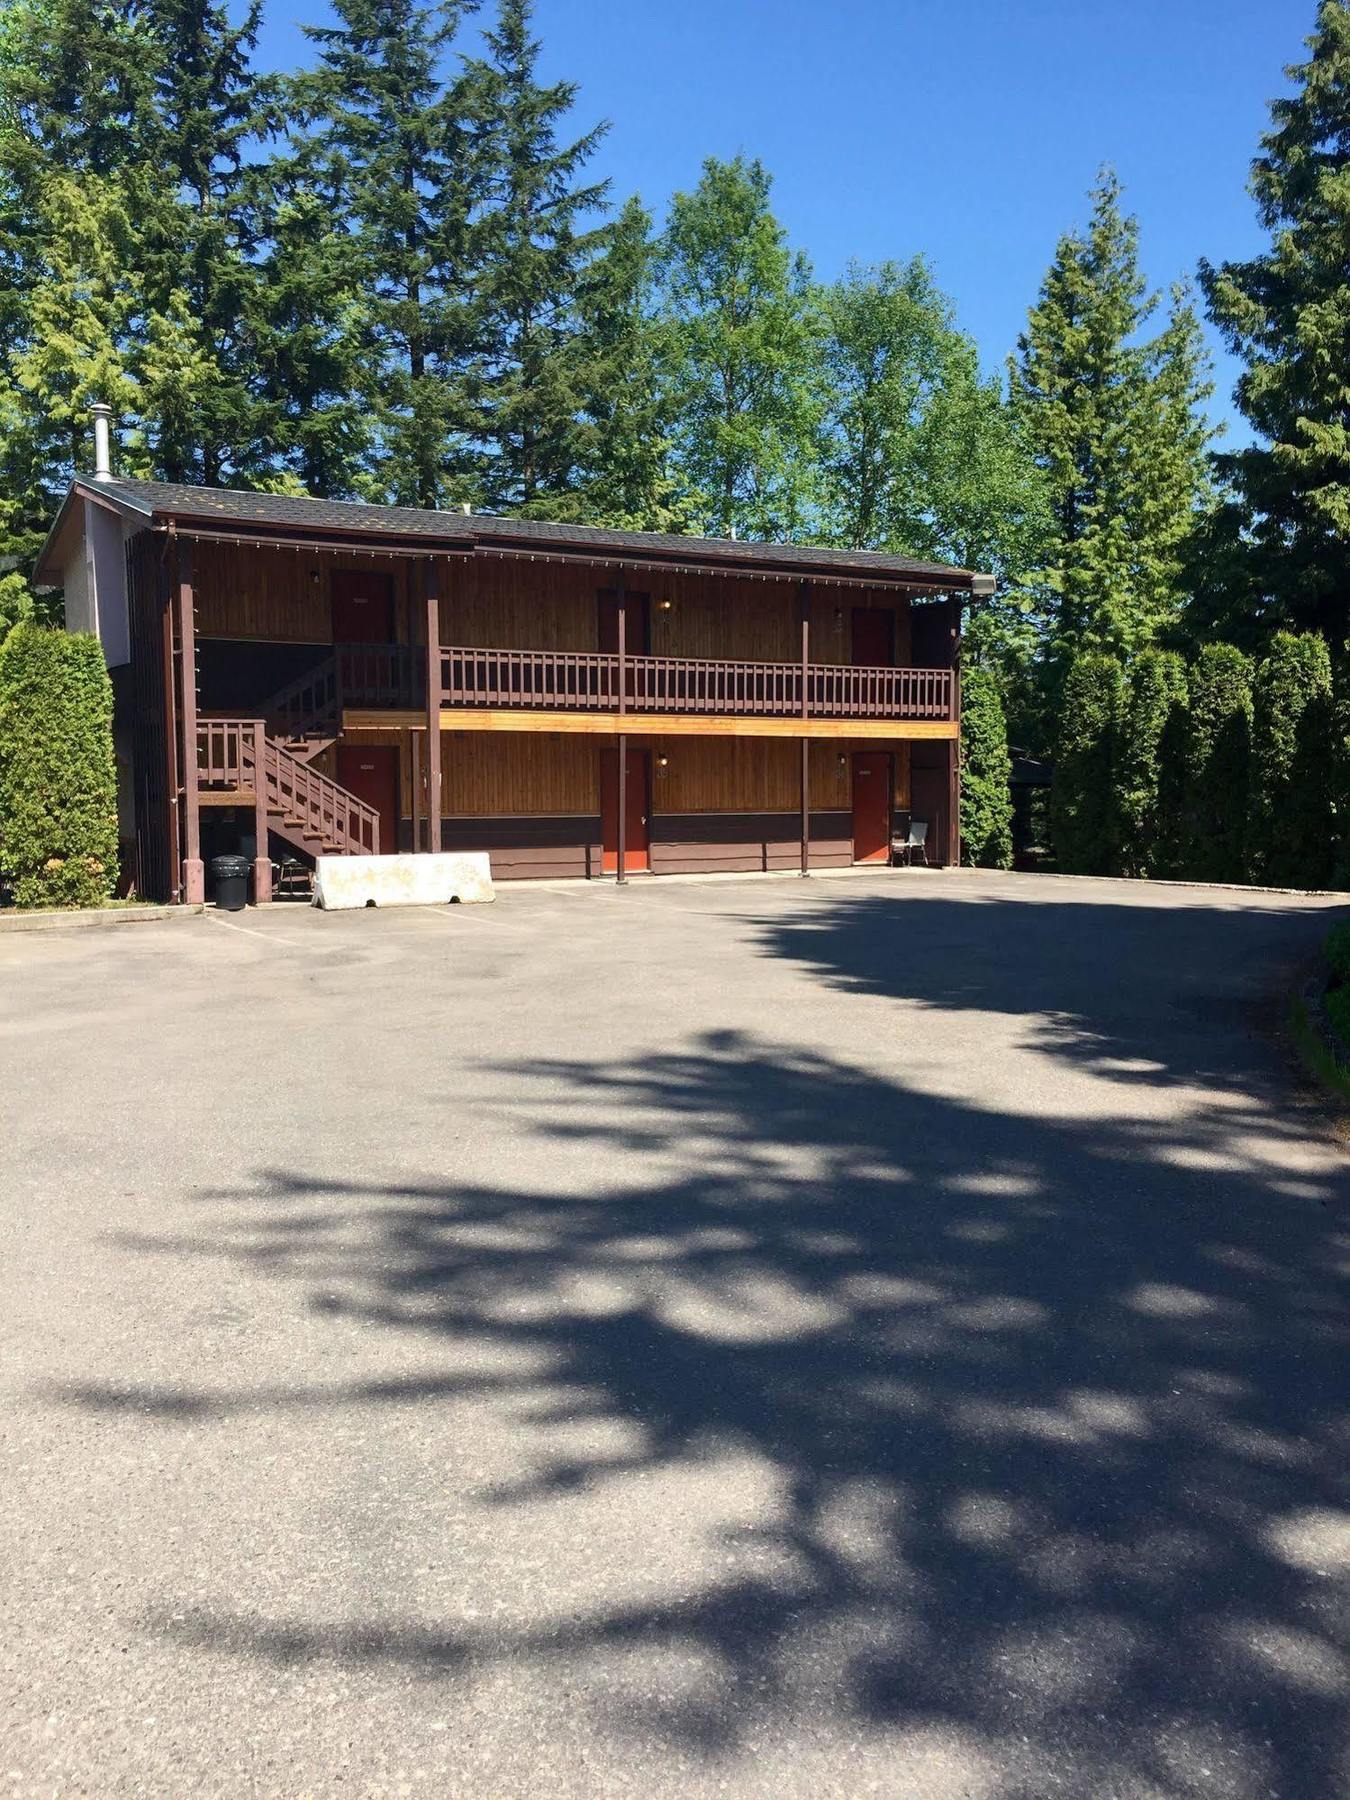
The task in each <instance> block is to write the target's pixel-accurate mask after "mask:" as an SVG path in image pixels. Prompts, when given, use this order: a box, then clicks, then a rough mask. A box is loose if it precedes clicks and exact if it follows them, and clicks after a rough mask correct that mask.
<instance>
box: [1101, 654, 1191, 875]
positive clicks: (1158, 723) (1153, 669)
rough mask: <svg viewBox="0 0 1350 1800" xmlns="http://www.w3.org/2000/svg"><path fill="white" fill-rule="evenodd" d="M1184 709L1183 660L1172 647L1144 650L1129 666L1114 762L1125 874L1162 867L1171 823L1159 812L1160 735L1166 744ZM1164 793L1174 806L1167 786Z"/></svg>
mask: <svg viewBox="0 0 1350 1800" xmlns="http://www.w3.org/2000/svg"><path fill="white" fill-rule="evenodd" d="M1174 714H1175V715H1176V716H1177V722H1176V723H1175V724H1174V723H1173V715H1174ZM1185 714H1186V665H1185V663H1183V662H1182V660H1181V658H1180V657H1179V656H1177V655H1176V654H1175V652H1173V651H1171V650H1144V651H1142V652H1141V653H1140V654H1139V655H1138V656H1137V657H1136V658H1135V660H1134V663H1133V665H1132V666H1131V669H1130V674H1129V684H1128V691H1127V693H1126V698H1125V709H1124V714H1123V716H1122V720H1121V729H1120V741H1119V746H1118V752H1117V756H1116V762H1115V790H1116V812H1117V816H1118V818H1119V822H1120V832H1121V865H1122V867H1123V868H1124V870H1125V873H1126V874H1127V875H1157V874H1161V873H1163V872H1164V868H1163V865H1164V864H1165V863H1166V861H1167V859H1168V846H1167V843H1166V841H1165V829H1164V827H1165V825H1166V826H1167V827H1169V828H1170V827H1172V826H1173V823H1174V821H1173V820H1172V819H1171V818H1170V817H1169V818H1168V819H1167V820H1166V821H1164V818H1163V815H1162V802H1163V798H1164V796H1163V794H1162V791H1161V790H1162V770H1163V754H1164V741H1166V746H1167V748H1168V749H1170V748H1171V746H1172V745H1173V743H1174V742H1176V741H1177V733H1178V731H1179V730H1180V728H1181V726H1182V725H1184V721H1185ZM1169 726H1170V727H1171V728H1172V729H1171V733H1170V734H1169ZM1166 799H1167V803H1168V806H1169V808H1170V807H1173V806H1174V802H1173V799H1172V796H1171V793H1170V791H1169V793H1168V795H1167V796H1166Z"/></svg>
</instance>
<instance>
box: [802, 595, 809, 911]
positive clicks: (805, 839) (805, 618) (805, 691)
mask: <svg viewBox="0 0 1350 1800" xmlns="http://www.w3.org/2000/svg"><path fill="white" fill-rule="evenodd" d="M801 625H802V721H803V723H805V721H806V720H807V719H809V718H810V716H811V692H810V688H811V584H810V582H809V581H804V582H803V583H802V586H801ZM801 873H802V874H803V875H809V874H810V873H811V740H810V738H807V737H804V738H803V739H802V867H801Z"/></svg>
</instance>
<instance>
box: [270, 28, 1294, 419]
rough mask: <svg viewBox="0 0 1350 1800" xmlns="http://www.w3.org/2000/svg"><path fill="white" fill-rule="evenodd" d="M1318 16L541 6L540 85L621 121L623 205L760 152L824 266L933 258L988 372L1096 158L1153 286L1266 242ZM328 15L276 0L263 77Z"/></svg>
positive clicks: (798, 237)
mask: <svg viewBox="0 0 1350 1800" xmlns="http://www.w3.org/2000/svg"><path fill="white" fill-rule="evenodd" d="M1313 14H1314V0H1127V4H1125V5H1123V6H1122V5H1112V6H1108V5H1106V4H1104V3H1102V0H833V3H829V0H827V3H826V4H824V5H822V4H820V0H815V3H814V4H807V3H806V0H663V3H662V4H653V3H652V0H538V4H537V7H536V14H535V23H536V30H537V35H538V36H540V37H541V38H542V40H543V44H544V54H543V64H544V73H545V75H546V76H548V77H549V78H550V79H552V78H554V77H556V76H562V75H565V76H567V77H568V78H570V79H572V80H574V81H577V82H579V83H580V84H581V95H580V99H579V103H578V110H577V122H578V126H579V127H581V126H585V125H589V124H590V123H592V122H594V121H595V120H597V119H601V118H605V119H608V120H610V121H611V130H610V133H609V136H608V138H607V140H606V142H605V144H604V147H603V148H602V150H601V152H600V155H599V157H598V159H597V161H598V165H599V169H600V172H601V173H603V174H605V175H608V176H610V177H612V179H613V183H614V193H615V196H616V197H617V198H623V197H624V196H625V195H627V194H629V193H631V192H634V191H637V192H639V193H641V195H642V196H643V198H644V200H645V201H646V202H647V204H648V205H649V206H651V207H653V209H654V210H656V212H657V213H658V216H659V214H660V212H661V211H662V209H663V208H664V205H665V202H666V200H667V198H668V196H669V195H670V194H671V193H672V192H673V191H674V190H676V189H678V188H687V187H689V186H691V185H692V184H693V183H694V182H695V181H696V180H697V179H698V170H699V164H700V162H701V161H702V159H703V158H704V157H705V156H709V155H715V156H723V157H726V156H731V155H734V154H735V153H736V152H737V151H744V152H746V153H747V154H749V155H753V156H758V157H760V158H761V160H762V161H763V162H764V163H765V165H766V167H767V168H768V169H769V170H770V171H771V173H772V174H773V176H774V199H775V205H776V208H777V211H778V213H779V216H780V217H781V219H782V220H783V223H784V225H785V226H786V228H787V230H788V233H789V235H790V237H791V239H792V241H793V243H794V245H797V246H800V247H802V248H804V249H805V250H807V251H808V253H809V254H810V256H811V258H812V260H813V262H814V264H815V267H816V270H817V273H818V274H820V275H822V276H831V275H834V274H836V273H837V272H838V271H839V270H841V269H842V268H843V267H844V265H845V264H846V263H847V262H848V261H849V259H850V258H851V257H856V258H858V259H860V260H862V261H864V262H875V261H880V260H882V259H883V258H886V257H897V258H903V257H907V256H909V255H911V254H913V253H914V252H916V251H922V252H923V253H924V254H925V255H926V256H928V257H929V258H930V260H931V261H932V263H933V265H934V267H935V269H936V272H937V276H938V279H939V281H940V282H941V284H942V286H943V287H944V288H945V289H946V291H947V292H948V293H949V294H951V295H952V297H953V299H954V300H955V302H956V305H957V309H958V313H959V316H960V320H961V323H962V325H963V326H964V327H965V328H966V329H967V330H968V331H970V332H971V333H972V334H973V335H974V337H975V339H976V341H977V342H978V344H979V346H980V351H981V355H982V357H983V359H984V361H985V363H986V365H987V366H989V367H991V368H992V367H996V366H998V365H999V363H1000V362H1001V360H1002V358H1003V357H1004V356H1005V355H1006V353H1007V352H1008V351H1009V350H1010V349H1011V347H1012V346H1013V344H1014V342H1015V341H1016V336H1017V332H1018V330H1019V328H1020V326H1021V323H1022V321H1023V318H1024V317H1025V314H1026V309H1027V306H1028V304H1029V303H1030V301H1031V300H1032V299H1033V298H1034V296H1035V293H1036V290H1037V288H1038V286H1039V283H1040V279H1041V276H1042V274H1043V272H1044V270H1045V266H1046V264H1047V262H1048V261H1049V259H1050V257H1051V255H1052V253H1053V251H1054V246H1055V241H1056V238H1057V237H1058V236H1059V234H1060V233H1061V232H1062V231H1064V230H1065V229H1066V228H1068V227H1069V226H1071V225H1073V224H1074V223H1076V222H1078V221H1080V220H1081V219H1082V217H1083V215H1084V212H1085V210H1086V209H1085V199H1084V196H1085V194H1086V192H1087V189H1088V187H1089V185H1090V184H1091V182H1092V179H1093V176H1094V174H1095V172H1096V170H1097V168H1098V166H1099V165H1100V164H1101V163H1103V162H1111V163H1114V165H1115V167H1116V169H1117V171H1118V172H1119V174H1120V176H1121V179H1122V180H1123V182H1124V183H1125V187H1126V197H1127V201H1128V204H1129V205H1130V207H1131V209H1132V210H1133V211H1134V212H1136V213H1137V214H1138V216H1139V219H1140V223H1141V227H1142V231H1143V256H1144V264H1145V268H1146V271H1147V274H1148V276H1149V278H1150V280H1151V281H1153V282H1154V283H1156V284H1159V285H1161V284H1163V283H1165V282H1168V281H1171V280H1174V279H1175V278H1177V277H1178V276H1182V275H1187V274H1191V273H1193V271H1194V268H1195V265H1196V262H1197V260H1198V258H1199V257H1200V256H1202V255H1205V256H1208V257H1210V258H1211V259H1212V260H1215V261H1218V260H1221V259H1223V258H1224V257H1231V256H1243V255H1247V254H1249V253H1251V252H1252V251H1253V250H1255V249H1257V248H1258V247H1260V245H1261V244H1262V242H1263V238H1262V234H1261V232H1260V230H1259V227H1258V225H1257V221H1256V216H1255V212H1254V209H1253V207H1252V203H1251V200H1250V198H1249V196H1248V195H1247V192H1246V182H1247V172H1248V166H1249V164H1250V162H1251V159H1252V156H1253V154H1254V152H1255V150H1256V146H1257V139H1258V136H1259V134H1260V132H1261V131H1262V129H1263V128H1264V126H1265V124H1266V122H1267V103H1268V102H1269V100H1270V99H1271V98H1273V97H1274V96H1275V95H1277V94H1280V93H1282V92H1284V91H1285V90H1286V85H1287V84H1286V83H1285V80H1284V77H1283V68H1284V66H1285V64H1287V63H1290V62H1293V61H1296V60H1298V59H1299V58H1300V57H1301V55H1302V53H1303V52H1302V43H1303V39H1304V38H1305V37H1306V36H1307V34H1308V32H1309V31H1310V30H1311V29H1312V24H1313ZM326 16H327V9H326V6H325V5H324V4H323V0H268V12H267V16H266V21H265V27H264V34H263V38H262V41H261V44H260V56H261V60H262V61H263V63H264V65H265V66H268V67H278V68H285V67H291V66H294V65H295V63H296V62H297V61H298V60H301V59H302V58H303V56H304V54H305V51H304V46H303V40H302V38H301V33H300V26H301V24H303V23H304V22H306V21H308V22H320V21H322V20H323V19H325V18H326ZM1217 348H1218V347H1217V345H1216V351H1217ZM1216 362H1217V368H1216V379H1217V381H1218V392H1217V393H1216V395H1215V399H1214V403H1213V406H1214V411H1215V413H1216V416H1218V417H1221V418H1231V408H1230V406H1229V390H1230V389H1231V387H1232V382H1233V377H1234V373H1235V367H1234V365H1233V363H1232V362H1231V360H1230V359H1228V358H1227V357H1226V356H1223V355H1217V356H1216ZM1236 435H1237V436H1241V435H1242V434H1241V432H1240V431H1239V432H1238V433H1237V434H1236ZM1229 441H1230V442H1231V441H1233V439H1232V438H1230V440H1229Z"/></svg>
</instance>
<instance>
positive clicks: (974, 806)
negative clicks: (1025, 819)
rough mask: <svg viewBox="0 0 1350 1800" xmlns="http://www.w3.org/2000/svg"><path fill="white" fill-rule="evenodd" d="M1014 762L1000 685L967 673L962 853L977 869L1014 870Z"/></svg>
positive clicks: (977, 671)
mask: <svg viewBox="0 0 1350 1800" xmlns="http://www.w3.org/2000/svg"><path fill="white" fill-rule="evenodd" d="M1011 774H1012V760H1011V758H1010V757H1009V755H1008V731H1007V726H1006V724H1005V723H1004V718H1003V702H1002V700H1001V698H1000V697H999V691H998V682H997V681H996V680H995V678H994V675H993V674H992V672H991V671H990V670H988V669H981V668H978V667H977V668H972V669H967V670H966V672H965V675H964V677H963V680H962V684H961V849H962V854H963V859H964V861H966V862H967V863H970V864H972V865H973V866H974V867H976V868H981V869H1010V868H1011V867H1012V812H1013V808H1012V789H1011V788H1010V786H1009V785H1008V783H1009V778H1010V776H1011Z"/></svg>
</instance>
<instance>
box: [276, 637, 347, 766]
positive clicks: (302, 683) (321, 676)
mask: <svg viewBox="0 0 1350 1800" xmlns="http://www.w3.org/2000/svg"><path fill="white" fill-rule="evenodd" d="M266 711H267V725H268V730H269V732H270V733H271V735H272V736H273V738H274V739H275V740H276V742H277V744H278V745H279V746H280V747H281V749H283V750H284V751H285V752H286V754H287V755H288V756H292V757H294V758H295V760H296V761H297V762H302V763H308V762H313V760H314V758H315V757H316V756H318V755H320V753H321V752H322V751H324V750H327V749H328V748H329V747H330V746H331V745H333V744H335V743H336V742H337V737H338V732H339V730H340V729H341V724H342V695H341V689H340V686H339V671H338V659H337V656H336V654H334V655H332V656H326V657H325V658H324V659H323V661H322V662H321V663H318V664H317V665H316V666H315V667H314V668H312V669H307V670H306V671H305V673H304V674H303V675H300V676H297V678H296V679H295V680H294V681H292V682H289V683H288V684H287V685H286V686H285V687H284V688H279V689H278V690H277V692H276V693H275V694H273V695H272V697H271V699H270V700H269V701H268V702H267V708H266Z"/></svg>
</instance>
